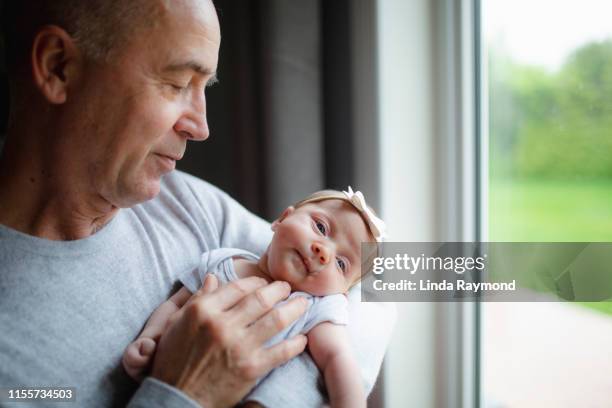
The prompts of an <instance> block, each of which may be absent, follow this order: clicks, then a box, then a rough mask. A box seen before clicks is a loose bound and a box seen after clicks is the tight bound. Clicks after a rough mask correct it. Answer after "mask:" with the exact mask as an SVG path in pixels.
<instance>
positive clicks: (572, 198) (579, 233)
mask: <svg viewBox="0 0 612 408" xmlns="http://www.w3.org/2000/svg"><path fill="white" fill-rule="evenodd" d="M489 188H490V190H489V240H490V241H515V242H530V241H538V242H593V241H597V242H612V180H610V181H601V180H585V181H561V180H504V181H500V180H492V182H491V183H490V187H489ZM583 304H584V305H585V306H588V307H591V308H593V309H597V310H600V311H602V312H605V313H608V314H611V315H612V302H598V303H583Z"/></svg>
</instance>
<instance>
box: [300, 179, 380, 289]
mask: <svg viewBox="0 0 612 408" xmlns="http://www.w3.org/2000/svg"><path fill="white" fill-rule="evenodd" d="M326 200H342V201H345V202H347V203H349V204H351V206H352V207H354V205H353V203H352V202H351V201H350V200H349V199H348V197H347V195H346V194H345V193H343V192H342V191H338V190H320V191H315V192H314V193H312V194H310V195H309V196H308V197H306V198H304V199H303V200H300V201H298V202H297V203H295V204H294V205H293V206H294V207H295V208H299V207H301V206H303V205H306V204H310V203H317V202H321V201H326ZM368 209H369V210H370V211H371V212H372V213H373V214H374V215H376V212H375V211H374V210H373V209H372V207H370V206H368ZM354 210H355V211H357V213H358V214H359V216H360V217H361V218H362V219H363V222H364V223H365V225H366V227H367V228H368V232H369V233H370V236H371V237H372V241H371V242H372V243H374V244H376V245H374V246H373V247H374V250H372V251H369V252H370V253H369V254H361V261H362V263H361V265H360V267H361V273H360V274H359V276H358V277H357V278H356V279H355V282H353V284H352V285H351V287H352V286H354V285H356V284H357V283H359V281H361V280H362V279H363V278H365V277H366V276H367V275H368V274H369V273H371V272H372V266H373V264H374V258H376V257H377V256H378V252H379V251H380V246H379V245H378V244H379V243H378V242H376V239H375V238H374V233H373V232H372V230H371V229H370V227H369V224H368V222H367V220H366V219H365V218H364V216H363V214H362V213H361V211H359V210H358V209H357V208H356V207H354ZM376 216H377V215H376ZM367 247H368V248H369V247H370V246H369V245H368V246H367ZM362 248H363V246H362ZM364 271H365V272H364Z"/></svg>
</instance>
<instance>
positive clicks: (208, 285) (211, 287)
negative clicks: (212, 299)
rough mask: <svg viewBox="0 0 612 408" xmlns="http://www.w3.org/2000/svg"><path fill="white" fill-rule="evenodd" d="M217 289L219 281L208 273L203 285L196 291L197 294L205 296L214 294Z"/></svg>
mask: <svg viewBox="0 0 612 408" xmlns="http://www.w3.org/2000/svg"><path fill="white" fill-rule="evenodd" d="M218 287H219V280H218V279H217V277H216V276H215V275H213V274H212V273H209V274H208V275H206V279H204V284H203V285H202V287H201V288H200V290H198V292H199V293H200V294H202V295H206V294H208V293H212V292H214V291H215V290H217V288H218Z"/></svg>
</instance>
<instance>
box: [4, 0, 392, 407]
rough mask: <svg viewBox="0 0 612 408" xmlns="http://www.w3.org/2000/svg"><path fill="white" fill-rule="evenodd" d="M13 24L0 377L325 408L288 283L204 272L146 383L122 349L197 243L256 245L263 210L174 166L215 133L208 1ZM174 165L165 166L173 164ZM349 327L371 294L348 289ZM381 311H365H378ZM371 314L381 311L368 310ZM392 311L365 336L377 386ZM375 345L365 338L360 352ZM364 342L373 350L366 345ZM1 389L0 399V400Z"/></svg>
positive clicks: (71, 3) (82, 6) (80, 396)
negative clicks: (289, 332) (277, 338)
mask: <svg viewBox="0 0 612 408" xmlns="http://www.w3.org/2000/svg"><path fill="white" fill-rule="evenodd" d="M10 3H12V4H11V5H10V6H9V10H8V11H7V13H8V14H7V15H8V19H7V22H6V23H5V24H7V26H6V27H5V30H6V32H7V47H8V48H7V49H8V52H7V60H8V68H9V75H10V81H11V88H10V91H11V111H10V118H9V128H8V135H7V140H6V143H5V147H4V151H3V155H2V159H1V161H0V224H1V225H0V326H1V327H2V331H3V334H2V336H0V353H1V354H0V387H12V388H24V387H59V386H63V387H74V392H75V398H76V401H77V403H78V406H87V407H92V406H111V405H112V406H117V405H125V404H129V405H130V406H146V407H154V406H164V407H194V406H200V405H201V406H204V407H224V406H232V405H234V404H236V403H237V402H239V401H240V400H241V399H242V398H243V397H244V396H245V395H247V393H248V392H249V391H250V390H251V388H252V387H253V386H254V384H255V381H256V379H257V378H259V377H262V376H263V375H265V374H266V373H268V372H269V371H270V370H271V369H273V368H274V367H277V366H279V365H280V364H282V363H284V362H286V361H288V360H290V359H291V360H290V362H289V363H288V364H286V365H284V366H283V367H281V368H279V369H278V370H275V371H274V374H273V375H272V376H271V377H269V378H268V379H267V380H266V381H264V382H263V383H262V384H260V386H259V387H257V388H256V390H255V391H254V392H253V393H251V394H250V396H249V397H248V399H249V400H251V401H256V402H258V403H260V404H262V405H268V406H292V407H298V406H317V405H320V404H321V401H322V400H321V395H320V393H319V392H318V391H317V376H318V373H317V371H316V367H314V365H313V364H312V362H311V361H310V359H309V357H308V356H307V355H306V354H305V353H304V354H301V355H300V356H299V357H297V358H294V359H292V358H293V357H295V356H297V355H298V354H300V353H301V352H302V351H303V350H304V347H305V345H306V340H305V338H304V337H303V336H298V337H296V338H293V339H291V340H288V341H285V342H283V343H280V344H278V345H277V346H274V347H272V348H269V349H265V348H263V344H264V343H265V341H266V340H267V339H268V338H270V337H272V336H273V335H274V334H275V333H277V332H278V331H280V330H281V329H282V328H283V327H285V326H286V325H288V324H289V323H291V322H292V321H293V320H295V319H296V318H297V317H298V316H299V315H300V314H301V313H303V311H304V307H305V306H304V304H303V302H301V301H294V302H291V303H288V304H287V305H285V306H284V307H280V308H273V306H274V305H275V304H276V303H277V302H278V301H280V300H282V299H284V298H285V297H286V296H287V295H288V293H289V287H288V285H287V284H285V283H283V282H275V283H272V284H269V285H266V284H265V283H264V282H263V281H262V280H259V279H256V278H253V279H244V280H240V281H238V282H236V283H234V284H230V285H228V286H225V287H218V285H217V284H216V282H215V281H214V280H213V279H209V280H208V281H207V282H206V284H205V285H204V287H203V288H202V289H201V290H200V291H199V292H198V293H196V294H195V295H194V296H193V297H192V298H191V299H190V300H189V302H188V303H187V305H186V306H184V307H183V308H182V309H181V310H180V311H179V312H177V313H176V314H175V315H174V316H173V319H172V322H171V324H170V325H169V326H168V328H167V331H166V333H165V334H164V335H163V336H162V338H161V339H160V343H159V348H158V352H157V354H156V357H155V361H154V366H153V370H152V373H151V376H150V377H149V378H147V379H146V380H145V381H144V382H143V383H142V384H141V385H140V387H138V386H137V384H134V383H132V382H131V381H130V380H129V379H128V377H127V376H126V375H125V373H124V372H123V370H122V369H121V368H120V357H121V353H122V351H123V348H124V347H125V346H126V345H127V344H128V343H129V342H130V341H131V340H132V339H133V338H134V337H135V336H136V335H137V334H138V332H139V330H140V328H141V327H142V325H143V323H144V322H145V320H146V318H147V317H148V316H149V314H150V313H151V311H152V310H153V309H154V308H155V306H157V305H158V304H159V303H161V302H162V301H164V300H165V299H166V298H167V297H168V295H169V293H171V291H172V287H173V285H174V284H175V283H176V281H177V279H178V277H179V276H180V275H181V274H183V273H185V272H188V271H191V270H193V269H194V268H195V267H196V266H197V263H198V260H199V256H200V254H201V253H202V252H205V251H207V250H210V249H214V248H218V247H241V248H245V249H248V250H251V251H253V252H257V253H261V252H262V251H263V250H264V249H265V244H266V243H267V242H268V241H269V238H270V235H269V234H270V232H269V226H268V224H267V223H266V222H264V221H263V220H261V219H259V218H257V217H256V216H254V215H252V214H250V213H248V212H247V211H246V210H245V209H244V208H242V207H241V206H240V205H238V204H237V203H236V202H235V201H233V200H232V199H231V198H229V197H228V196H227V195H225V194H224V193H223V192H221V191H219V190H217V189H215V188H214V187H212V186H210V185H208V184H206V183H204V182H203V181H200V180H197V179H195V178H193V177H191V176H188V175H186V174H184V173H180V172H178V171H173V170H174V166H175V163H176V161H177V160H180V159H181V157H182V155H183V153H184V151H185V146H186V143H187V141H188V140H196V141H197V140H204V139H206V138H207V137H208V126H207V123H206V100H205V88H206V86H207V85H208V84H210V83H211V82H213V81H214V80H215V71H216V67H217V57H218V52H219V44H220V32H219V23H218V20H217V15H216V12H215V9H214V6H213V4H212V2H211V1H210V0H173V1H168V0H130V1H120V0H106V1H105V0H91V1H87V2H84V1H80V0H46V1H43V0H38V1H34V0H29V1H26V0H23V1H20V2H10ZM162 176H163V177H162ZM352 303H353V304H352V306H351V307H352V311H351V313H352V316H354V317H356V318H357V319H356V320H357V323H356V325H357V327H355V326H354V325H353V323H352V325H353V326H352V330H353V332H355V331H359V329H358V325H359V324H360V322H359V313H362V309H359V307H360V306H359V305H358V304H355V303H356V302H354V301H353V302H352ZM370 320H375V319H370ZM368 323H370V322H368ZM371 323H372V324H374V322H371ZM388 328H389V325H384V326H382V327H381V326H380V325H379V326H376V327H374V330H375V331H379V332H380V331H382V332H383V334H382V335H380V338H378V339H372V338H369V337H366V336H365V335H360V336H359V337H358V338H357V340H356V341H355V343H356V344H357V352H361V353H362V355H360V360H361V365H362V369H363V372H364V375H365V379H366V383H367V384H368V386H369V387H371V385H372V383H373V380H374V379H375V377H376V374H377V371H378V368H379V366H380V361H381V359H382V352H381V351H378V352H374V353H372V352H371V351H372V349H374V348H375V347H374V344H373V342H375V341H377V340H380V342H381V343H382V347H380V344H379V347H378V349H379V350H380V349H384V344H385V342H386V340H387V339H388ZM365 350H367V351H368V352H369V353H366V352H364V351H365ZM366 355H367V356H366ZM6 401H7V400H6V399H4V400H0V404H3V403H5V402H6Z"/></svg>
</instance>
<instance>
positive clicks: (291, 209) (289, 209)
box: [272, 205, 295, 231]
mask: <svg viewBox="0 0 612 408" xmlns="http://www.w3.org/2000/svg"><path fill="white" fill-rule="evenodd" d="M294 211H295V207H293V206H292V205H290V206H289V207H287V208H285V210H284V211H283V212H282V214H281V215H280V217H278V218H277V219H275V220H274V222H273V223H272V231H276V227H278V224H280V223H281V222H283V221H284V220H285V218H287V217H288V216H289V215H291V214H292V213H293V212H294Z"/></svg>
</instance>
